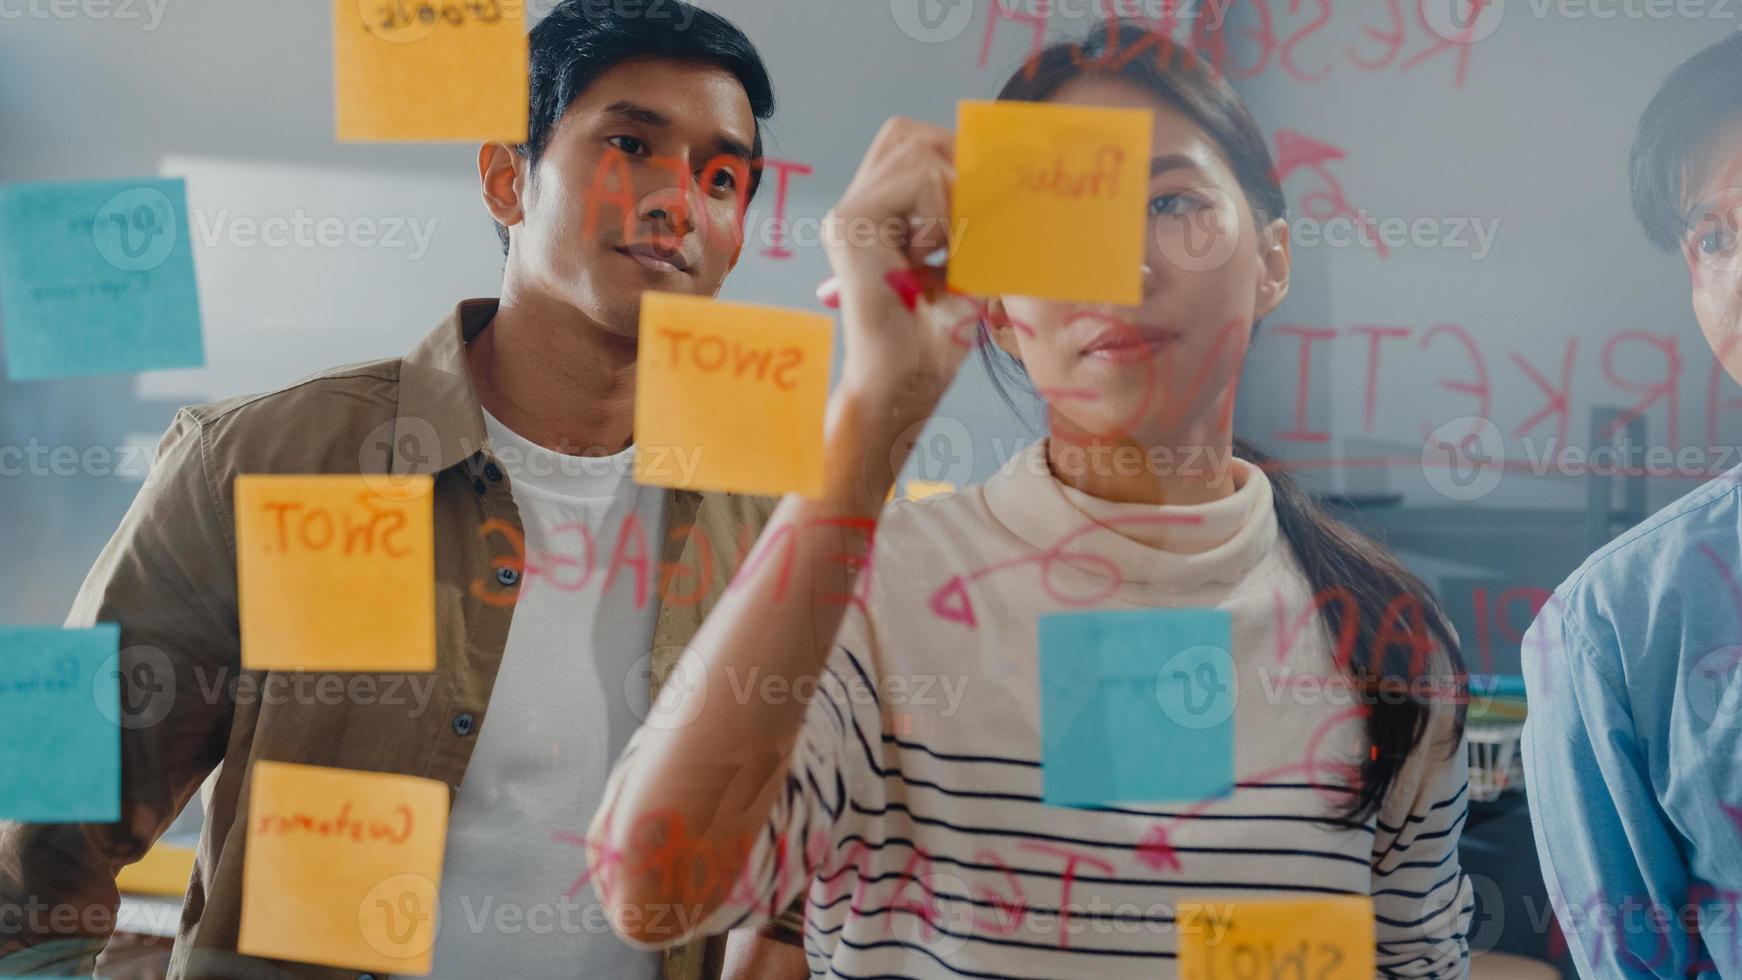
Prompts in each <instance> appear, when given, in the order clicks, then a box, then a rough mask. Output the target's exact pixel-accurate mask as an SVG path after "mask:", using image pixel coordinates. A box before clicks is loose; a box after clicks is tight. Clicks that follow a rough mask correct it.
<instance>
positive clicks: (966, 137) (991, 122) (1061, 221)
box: [949, 101, 1155, 304]
mask: <svg viewBox="0 0 1742 980" xmlns="http://www.w3.org/2000/svg"><path fill="white" fill-rule="evenodd" d="M1154 124H1155V120H1154V117H1153V115H1152V114H1151V113H1149V112H1147V111H1144V110H1141V109H1104V108H1095V107H1083V106H1066V105H1053V104H1048V103H1031V102H979V101H965V102H963V103H961V105H960V106H959V107H958V109H957V116H956V184H955V188H954V190H953V192H952V194H951V209H950V210H951V214H950V226H951V228H952V229H955V233H956V237H955V238H953V239H952V240H951V243H950V261H949V284H950V286H951V287H953V288H955V289H960V290H963V291H965V292H968V293H972V294H975V295H981V296H987V295H997V294H1014V295H1019V296H1037V297H1043V298H1046V299H1058V300H1070V301H1075V302H1083V303H1121V304H1136V303H1138V302H1140V301H1141V300H1142V298H1143V262H1144V253H1145V247H1146V244H1147V243H1146V241H1145V236H1146V235H1147V234H1148V229H1149V215H1148V200H1149V158H1150V153H1151V147H1150V140H1151V133H1152V130H1153V128H1154Z"/></svg>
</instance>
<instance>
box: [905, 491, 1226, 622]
mask: <svg viewBox="0 0 1742 980" xmlns="http://www.w3.org/2000/svg"><path fill="white" fill-rule="evenodd" d="M1202 522H1203V518H1202V517H1200V516H1198V515H1196V514H1153V515H1150V514H1146V515H1142V516H1136V517H1119V518H1113V519H1110V520H1106V521H1089V522H1087V523H1085V524H1084V525H1083V526H1081V527H1079V528H1077V529H1076V530H1074V531H1072V532H1071V533H1069V534H1067V535H1065V536H1064V537H1062V538H1060V539H1059V540H1058V543H1057V544H1054V545H1053V546H1052V547H1050V548H1048V549H1046V550H1045V551H1041V552H1037V553H1035V554H1032V555H1020V556H1018V557H1016V558H1008V559H1005V560H1004V561H1000V562H994V563H992V564H990V565H987V566H985V567H984V568H981V569H979V570H977V571H973V572H969V573H967V574H965V575H952V576H951V577H950V579H949V581H947V582H945V583H944V584H943V585H942V586H941V587H940V588H938V589H937V590H936V591H934V592H933V593H932V594H931V598H930V599H929V600H928V601H927V603H926V605H927V607H928V608H930V609H931V611H932V614H933V615H935V616H937V617H938V618H939V619H943V620H948V621H950V622H955V623H961V624H962V625H963V626H966V627H967V628H968V629H977V628H978V626H979V619H978V617H977V616H976V615H975V614H974V602H973V599H972V597H971V596H970V595H969V593H968V586H969V585H972V584H973V583H975V582H978V581H979V580H981V579H983V578H986V577H988V576H991V575H996V574H997V573H999V572H1002V571H1006V570H1008V569H1011V568H1019V567H1022V566H1024V565H1037V566H1039V568H1040V585H1041V588H1043V589H1045V590H1046V594H1047V595H1049V596H1051V597H1052V598H1053V599H1054V600H1056V601H1058V602H1060V603H1063V604H1064V605H1066V606H1093V605H1097V604H1099V603H1100V602H1102V601H1104V600H1105V599H1107V598H1108V597H1109V596H1111V595H1113V593H1115V592H1117V591H1119V588H1120V586H1122V585H1123V584H1124V576H1123V575H1122V574H1121V573H1120V571H1119V566H1118V565H1116V564H1114V563H1113V562H1112V561H1109V560H1108V559H1106V558H1102V557H1101V556H1099V555H1096V554H1093V553H1090V552H1087V551H1072V550H1071V549H1070V548H1069V547H1068V546H1069V545H1070V543H1071V542H1072V541H1075V540H1077V539H1078V538H1081V537H1083V536H1085V535H1088V534H1092V533H1094V532H1096V531H1106V530H1109V529H1112V528H1117V527H1130V526H1134V525H1145V526H1148V525H1154V524H1176V525H1178V524H1186V525H1196V524H1201V523H1202ZM1061 562H1062V563H1065V564H1067V565H1072V566H1076V567H1079V568H1080V567H1081V566H1083V565H1094V566H1098V569H1099V571H1098V574H1100V575H1102V576H1103V577H1104V578H1105V580H1106V582H1107V584H1106V585H1105V586H1104V587H1103V588H1102V589H1101V590H1100V591H1099V592H1096V593H1094V594H1092V595H1086V596H1070V595H1067V594H1065V593H1064V592H1063V591H1061V590H1060V589H1059V588H1058V587H1057V586H1056V585H1055V584H1054V583H1053V580H1052V576H1053V570H1054V569H1055V568H1056V567H1057V565H1058V564H1059V563H1061Z"/></svg>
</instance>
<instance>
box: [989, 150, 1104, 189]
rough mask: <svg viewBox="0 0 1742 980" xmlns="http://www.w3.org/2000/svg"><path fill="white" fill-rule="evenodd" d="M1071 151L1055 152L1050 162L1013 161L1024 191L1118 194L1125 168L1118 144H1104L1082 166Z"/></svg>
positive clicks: (1019, 159) (1018, 159)
mask: <svg viewBox="0 0 1742 980" xmlns="http://www.w3.org/2000/svg"><path fill="white" fill-rule="evenodd" d="M1070 156H1071V155H1069V154H1066V153H1064V152H1059V153H1055V154H1053V157H1052V160H1051V161H1050V162H1046V161H1038V160H1024V159H1021V158H1017V159H1015V160H1012V161H1011V165H1012V166H1014V167H1015V168H1016V171H1017V179H1018V181H1019V182H1020V185H1021V187H1022V189H1023V190H1024V191H1027V192H1029V193H1034V194H1050V195H1052V196H1053V197H1058V198H1064V199H1066V200H1079V199H1081V198H1085V197H1102V196H1106V197H1116V196H1117V195H1118V193H1119V173H1120V171H1121V170H1122V169H1123V168H1124V164H1125V151H1124V150H1121V149H1120V148H1119V147H1117V146H1103V147H1101V149H1100V150H1098V151H1096V152H1095V154H1094V155H1093V157H1091V158H1090V159H1089V160H1088V161H1086V163H1087V166H1086V167H1084V168H1081V169H1079V168H1078V167H1077V166H1076V165H1075V162H1074V161H1073V160H1071V159H1070Z"/></svg>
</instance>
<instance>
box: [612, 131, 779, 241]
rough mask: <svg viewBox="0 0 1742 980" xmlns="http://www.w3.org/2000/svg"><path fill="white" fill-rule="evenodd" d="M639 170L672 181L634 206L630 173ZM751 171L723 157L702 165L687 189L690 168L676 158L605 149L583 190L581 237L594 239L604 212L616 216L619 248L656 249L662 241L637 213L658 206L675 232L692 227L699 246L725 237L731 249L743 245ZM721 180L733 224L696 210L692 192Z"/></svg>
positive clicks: (706, 210) (734, 159)
mask: <svg viewBox="0 0 1742 980" xmlns="http://www.w3.org/2000/svg"><path fill="white" fill-rule="evenodd" d="M643 165H647V166H652V167H655V168H657V169H660V170H664V171H666V172H667V173H669V174H671V175H672V180H671V182H670V184H668V185H667V184H661V185H659V186H657V187H655V189H654V190H653V191H652V192H651V193H649V194H648V195H646V196H645V197H642V198H640V199H639V200H638V199H637V198H636V196H635V192H636V187H637V184H636V180H635V170H636V168H637V167H639V166H643ZM750 168H751V164H750V163H749V162H748V161H746V160H745V159H743V158H742V157H737V156H732V155H730V154H724V153H722V154H719V155H717V156H715V157H713V158H712V159H710V160H709V161H708V162H707V163H706V164H704V165H703V167H702V169H701V172H700V174H699V175H698V176H696V177H694V178H693V180H694V181H695V183H694V184H692V183H691V181H692V177H691V175H690V172H689V165H688V164H687V163H685V162H684V161H683V160H682V159H680V158H678V157H668V156H659V155H655V156H651V157H631V156H630V155H629V154H627V153H624V152H623V151H622V150H619V149H617V148H616V147H615V146H613V147H609V148H608V149H606V150H605V155H604V156H603V157H601V158H600V160H599V165H598V167H597V168H596V169H595V170H594V171H593V182H592V185H591V186H590V187H588V188H587V200H586V211H585V213H584V217H583V219H582V222H581V228H582V231H581V234H582V235H584V236H585V237H587V238H589V239H590V238H593V237H595V236H596V235H597V234H598V231H599V220H600V215H601V214H606V213H610V212H608V211H607V210H606V209H607V207H609V208H612V209H614V210H615V212H616V214H618V215H620V216H621V217H620V218H619V221H620V224H621V227H622V231H623V238H624V241H623V242H622V244H624V245H633V244H646V243H655V242H657V241H659V240H660V239H661V237H662V236H659V235H657V234H653V233H650V232H649V231H648V229H647V225H649V224H650V222H649V221H646V220H644V219H643V216H642V209H643V206H644V205H651V204H658V205H659V206H660V208H661V210H664V211H665V212H666V215H667V219H668V220H669V221H671V222H672V223H673V224H675V225H677V226H678V227H679V228H689V227H695V228H696V229H697V230H699V231H700V232H701V234H702V237H703V240H704V241H706V242H708V243H710V244H712V243H713V242H714V241H715V236H716V235H725V236H727V239H726V241H727V244H729V245H732V246H734V247H735V246H737V245H738V244H740V243H742V242H743V240H744V220H745V218H746V216H747V214H748V212H749V206H750ZM725 174H730V175H731V177H732V181H733V186H732V191H733V193H734V194H735V195H736V197H737V201H736V204H735V206H734V209H733V212H732V214H733V220H732V221H730V222H724V223H719V224H716V223H715V222H714V220H713V219H712V218H711V217H710V215H711V213H712V210H711V208H709V207H708V206H707V205H706V204H704V205H703V206H701V207H696V206H695V202H696V200H697V198H698V196H699V192H698V191H697V189H696V186H697V185H700V187H701V188H710V187H711V186H713V182H714V181H717V180H718V179H719V178H720V177H721V176H722V175H725Z"/></svg>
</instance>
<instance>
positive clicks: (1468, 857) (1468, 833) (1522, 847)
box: [1458, 793, 1578, 978]
mask: <svg viewBox="0 0 1742 980" xmlns="http://www.w3.org/2000/svg"><path fill="white" fill-rule="evenodd" d="M1458 856H1459V859H1460V860H1461V861H1462V862H1463V865H1464V872H1465V873H1466V874H1468V875H1469V876H1470V878H1471V885H1472V887H1473V888H1474V889H1475V894H1476V912H1475V915H1473V916H1471V918H1470V952H1471V954H1476V953H1479V952H1486V951H1489V950H1493V951H1494V952H1498V953H1510V954H1512V955H1514V956H1524V957H1528V958H1530V959H1536V960H1545V961H1548V962H1550V963H1552V964H1554V965H1555V966H1556V967H1558V968H1559V969H1560V971H1561V976H1563V977H1567V978H1576V977H1577V976H1578V972H1577V971H1576V970H1575V969H1574V968H1573V963H1572V960H1571V958H1569V957H1568V956H1567V955H1566V952H1565V951H1564V950H1563V951H1562V953H1561V955H1560V957H1558V958H1554V957H1551V956H1550V955H1549V936H1550V935H1551V934H1552V933H1553V931H1554V930H1553V927H1552V926H1551V925H1550V923H1551V922H1552V921H1553V916H1552V915H1551V913H1550V911H1549V902H1548V891H1547V890H1546V888H1545V887H1544V885H1543V882H1542V867H1541V865H1540V864H1538V863H1537V859H1536V841H1535V839H1534V837H1533V836H1532V835H1531V831H1530V809H1529V807H1528V806H1527V805H1526V803H1525V799H1524V794H1523V793H1503V794H1501V796H1500V798H1499V799H1496V800H1493V801H1491V802H1488V803H1472V804H1470V818H1469V820H1468V822H1467V823H1466V824H1465V825H1464V837H1463V841H1462V843H1461V844H1460V845H1459V847H1458Z"/></svg>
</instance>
